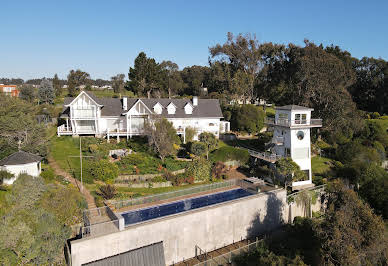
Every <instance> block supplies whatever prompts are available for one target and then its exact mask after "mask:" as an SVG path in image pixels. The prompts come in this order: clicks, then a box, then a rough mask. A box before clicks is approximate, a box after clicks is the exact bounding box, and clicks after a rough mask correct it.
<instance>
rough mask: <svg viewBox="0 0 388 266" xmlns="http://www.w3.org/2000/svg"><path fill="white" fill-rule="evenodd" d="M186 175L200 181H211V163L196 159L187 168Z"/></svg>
mask: <svg viewBox="0 0 388 266" xmlns="http://www.w3.org/2000/svg"><path fill="white" fill-rule="evenodd" d="M186 175H187V176H191V177H194V179H195V180H198V181H205V180H209V179H210V177H211V163H210V162H209V161H208V160H205V159H203V158H199V159H196V160H194V161H193V162H192V163H191V164H190V165H189V166H188V167H187V170H186Z"/></svg>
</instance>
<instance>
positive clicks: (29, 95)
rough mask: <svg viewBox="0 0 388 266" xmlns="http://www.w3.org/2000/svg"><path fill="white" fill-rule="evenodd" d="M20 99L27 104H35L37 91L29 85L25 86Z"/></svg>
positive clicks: (21, 90)
mask: <svg viewBox="0 0 388 266" xmlns="http://www.w3.org/2000/svg"><path fill="white" fill-rule="evenodd" d="M19 97H20V98H21V99H23V100H25V101H27V102H30V103H32V102H34V100H35V90H34V87H32V86H31V85H28V84H24V85H23V86H22V88H21V89H20V94H19Z"/></svg>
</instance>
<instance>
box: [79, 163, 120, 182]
mask: <svg viewBox="0 0 388 266" xmlns="http://www.w3.org/2000/svg"><path fill="white" fill-rule="evenodd" d="M85 172H86V173H85ZM85 172H84V176H85V177H86V178H85V180H84V181H85V182H90V181H92V182H93V180H101V181H104V182H106V181H112V180H114V179H115V178H116V177H117V176H118V174H119V168H118V167H117V165H116V164H113V163H111V162H109V161H108V160H99V161H90V162H88V163H87V164H86V167H85Z"/></svg>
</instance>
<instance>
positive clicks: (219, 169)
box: [212, 162, 228, 179]
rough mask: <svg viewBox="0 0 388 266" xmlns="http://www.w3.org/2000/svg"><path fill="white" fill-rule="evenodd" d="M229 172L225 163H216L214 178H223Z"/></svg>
mask: <svg viewBox="0 0 388 266" xmlns="http://www.w3.org/2000/svg"><path fill="white" fill-rule="evenodd" d="M227 171H228V167H227V166H226V165H225V164H224V163H223V162H216V163H215V164H214V166H213V169H212V176H213V177H214V178H217V179H220V178H223V176H224V175H225V173H226V172H227Z"/></svg>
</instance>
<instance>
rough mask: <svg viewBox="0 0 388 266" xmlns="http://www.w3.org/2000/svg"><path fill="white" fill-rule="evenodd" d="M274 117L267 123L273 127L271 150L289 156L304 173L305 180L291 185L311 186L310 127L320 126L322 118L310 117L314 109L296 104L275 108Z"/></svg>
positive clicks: (282, 155)
mask: <svg viewBox="0 0 388 266" xmlns="http://www.w3.org/2000/svg"><path fill="white" fill-rule="evenodd" d="M275 110H276V112H275V119H272V120H268V121H267V123H268V124H269V125H271V126H273V127H274V134H273V138H272V143H274V147H273V152H275V153H276V155H279V157H291V158H292V160H293V161H294V162H295V163H297V164H298V165H299V167H300V169H301V170H303V171H304V172H305V173H306V180H304V181H298V182H293V183H292V186H293V187H297V186H311V185H312V173H311V143H310V129H311V128H314V127H321V126H322V119H312V118H311V111H313V110H314V109H312V108H307V107H303V106H297V105H286V106H281V107H276V108H275Z"/></svg>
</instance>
